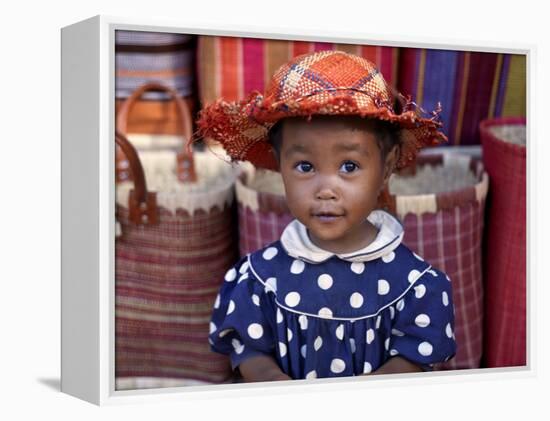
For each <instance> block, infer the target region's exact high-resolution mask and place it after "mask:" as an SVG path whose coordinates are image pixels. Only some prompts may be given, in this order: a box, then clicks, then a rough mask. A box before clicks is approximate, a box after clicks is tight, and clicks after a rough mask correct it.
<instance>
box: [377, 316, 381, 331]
mask: <svg viewBox="0 0 550 421" xmlns="http://www.w3.org/2000/svg"><path fill="white" fill-rule="evenodd" d="M381 321H382V316H378V317H377V318H376V329H380V322H381Z"/></svg>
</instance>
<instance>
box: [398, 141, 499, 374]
mask: <svg viewBox="0 0 550 421" xmlns="http://www.w3.org/2000/svg"><path fill="white" fill-rule="evenodd" d="M407 171H408V172H409V173H410V172H411V170H410V169H408V170H407ZM412 172H413V174H402V175H398V176H394V177H393V178H392V179H391V181H390V185H389V190H390V193H391V196H390V210H391V211H393V213H395V215H396V216H397V217H398V218H399V220H401V221H402V223H403V226H404V228H405V236H404V243H405V244H406V245H407V246H408V247H409V248H410V249H411V250H413V251H414V252H415V253H417V254H419V255H420V256H423V258H424V259H425V260H426V261H428V262H430V264H432V265H433V266H435V267H437V268H438V269H440V270H442V271H443V272H445V273H446V274H447V276H449V278H450V279H451V280H452V283H453V302H454V309H455V337H456V338H455V339H456V342H457V352H456V355H455V357H454V358H452V359H451V360H449V361H447V362H445V363H441V364H436V365H435V369H436V370H448V369H465V368H478V367H480V364H481V357H482V351H483V279H482V238H483V227H484V209H485V201H486V197H487V191H488V186H489V179H488V175H487V173H486V172H485V171H484V169H483V164H482V163H481V162H480V161H479V160H475V159H472V158H470V157H469V156H467V155H461V154H458V153H453V152H451V151H449V153H447V154H445V155H425V156H422V155H421V156H419V158H418V160H417V165H416V167H415V168H413V169H412ZM410 177H413V178H410ZM407 178H408V179H409V180H408V181H407ZM421 181H423V182H421ZM407 184H409V186H407ZM407 190H409V191H407Z"/></svg>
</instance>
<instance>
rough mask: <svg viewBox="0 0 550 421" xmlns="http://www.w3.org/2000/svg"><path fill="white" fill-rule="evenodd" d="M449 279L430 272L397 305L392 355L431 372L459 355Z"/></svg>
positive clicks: (431, 270) (436, 272) (392, 337)
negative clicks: (437, 365)
mask: <svg viewBox="0 0 550 421" xmlns="http://www.w3.org/2000/svg"><path fill="white" fill-rule="evenodd" d="M452 296H453V295H452V290H451V282H450V280H449V278H448V277H447V275H445V274H444V273H443V272H440V271H438V270H436V269H430V270H428V271H427V272H425V273H424V274H423V275H422V276H421V277H420V279H418V280H417V281H416V282H415V283H414V285H413V287H412V288H410V289H409V290H408V291H407V293H406V294H405V295H404V296H403V298H402V299H401V300H399V301H398V302H397V304H396V311H395V318H394V324H393V328H392V335H391V341H390V347H391V350H390V355H393V356H395V355H400V356H402V357H403V358H406V359H407V360H409V361H411V362H413V363H416V364H418V365H420V366H421V367H422V368H423V369H424V370H431V368H432V367H431V366H432V365H433V364H434V363H439V362H444V361H447V360H449V359H450V358H452V357H453V356H454V355H455V353H456V342H455V335H454V308H453V299H452Z"/></svg>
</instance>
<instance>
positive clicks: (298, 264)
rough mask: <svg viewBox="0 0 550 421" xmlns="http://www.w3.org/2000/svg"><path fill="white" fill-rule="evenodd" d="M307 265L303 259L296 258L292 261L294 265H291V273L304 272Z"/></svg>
mask: <svg viewBox="0 0 550 421" xmlns="http://www.w3.org/2000/svg"><path fill="white" fill-rule="evenodd" d="M305 267H306V264H305V263H304V262H303V261H301V260H298V259H296V260H294V261H293V262H292V265H291V266H290V273H293V274H295V275H298V274H299V273H302V272H303V271H304V268H305Z"/></svg>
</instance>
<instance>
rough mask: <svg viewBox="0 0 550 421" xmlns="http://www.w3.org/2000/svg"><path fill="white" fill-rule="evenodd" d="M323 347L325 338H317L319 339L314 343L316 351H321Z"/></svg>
mask: <svg viewBox="0 0 550 421" xmlns="http://www.w3.org/2000/svg"><path fill="white" fill-rule="evenodd" d="M321 346H323V338H321V337H320V336H317V338H315V342H313V348H315V351H319V348H321Z"/></svg>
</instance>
